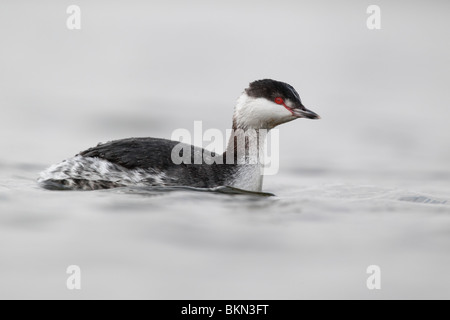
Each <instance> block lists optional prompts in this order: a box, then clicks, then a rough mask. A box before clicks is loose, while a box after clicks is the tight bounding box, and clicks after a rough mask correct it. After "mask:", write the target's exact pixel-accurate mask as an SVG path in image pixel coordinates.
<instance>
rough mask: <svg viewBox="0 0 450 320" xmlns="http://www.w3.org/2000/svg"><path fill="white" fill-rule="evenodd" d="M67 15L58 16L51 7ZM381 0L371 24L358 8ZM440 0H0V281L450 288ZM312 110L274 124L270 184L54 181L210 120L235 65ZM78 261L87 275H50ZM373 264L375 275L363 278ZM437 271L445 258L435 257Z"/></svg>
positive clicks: (91, 288)
mask: <svg viewBox="0 0 450 320" xmlns="http://www.w3.org/2000/svg"><path fill="white" fill-rule="evenodd" d="M71 4H77V5H79V6H80V7H81V10H82V30H80V31H69V30H67V28H66V18H67V16H68V15H67V14H66V8H67V6H69V5H71ZM370 4H377V5H379V6H380V7H381V10H382V29H381V30H376V31H373V30H368V29H367V27H366V19H367V17H368V15H367V14H366V9H367V7H368V5H370ZM449 9H450V2H448V1H436V0H435V1H395V2H393V1H376V2H373V1H287V0H285V1H214V2H211V1H208V2H207V1H205V2H203V1H120V2H119V1H114V2H111V1H20V0H19V1H17V0H15V1H2V2H1V4H0V39H1V49H0V107H1V111H2V116H1V117H0V135H1V137H2V138H1V139H0V150H1V155H0V210H1V211H0V212H1V214H0V229H1V232H0V254H1V256H2V259H1V261H0V268H1V269H0V271H1V274H0V281H1V282H0V283H1V286H0V297H1V298H18V297H26V298H37V297H40V298H54V297H59V298H78V297H84V298H101V297H106V298H112V297H114V298H133V297H134V298H135V297H138V298H236V299H239V298H288V299H291V298H292V299H297V298H350V297H352V298H379V297H383V298H392V297H403V298H417V297H426V298H428V297H438V298H449V293H450V289H449V281H450V279H449V276H448V267H449V265H450V260H449V257H448V249H449V246H450V237H449V222H450V218H449V213H450V209H449V206H448V205H449V200H450V188H449V181H450V171H449V163H450V148H449V137H450V135H449V133H450V129H449V116H450V108H449V105H450V94H449V88H448V86H449V83H450V81H449V80H450V44H449V39H450V37H449V36H450V34H449V31H450V19H449V17H448V13H449V12H450V10H449ZM261 78H274V79H277V80H282V81H285V82H288V83H290V84H291V85H293V86H294V87H295V88H296V89H297V90H298V91H299V93H300V96H301V97H302V100H303V102H304V104H305V105H306V106H307V107H309V108H310V109H312V110H314V111H316V112H317V113H319V114H320V115H321V116H322V118H323V119H322V120H320V121H306V120H298V121H295V122H292V123H289V124H286V125H284V126H283V127H282V128H280V129H281V131H280V138H281V154H280V159H281V169H280V174H279V175H276V176H272V177H268V178H267V179H266V184H265V188H264V189H265V190H266V191H269V192H274V193H276V194H277V196H278V197H277V198H276V199H271V200H260V201H254V199H247V198H238V199H234V198H233V199H231V200H232V201H230V199H228V198H226V197H225V198H223V197H224V196H217V195H205V194H196V193H194V194H192V193H189V192H180V193H168V194H157V195H154V194H144V195H142V194H141V195H140V194H136V193H135V192H130V193H129V192H127V191H123V190H122V191H113V192H94V193H51V192H46V191H42V190H40V189H38V188H37V186H36V183H35V180H36V178H37V176H38V172H39V171H41V170H43V169H45V168H46V167H47V166H48V165H50V164H52V163H57V162H59V161H61V160H63V159H65V158H68V157H70V156H73V155H75V154H76V153H77V152H78V151H81V150H84V149H86V148H88V147H90V146H93V145H95V144H96V143H97V142H100V141H108V140H113V139H119V138H126V137H131V136H158V137H165V138H170V136H171V133H172V131H173V130H175V129H177V128H187V129H192V128H193V121H194V120H202V121H203V128H204V129H207V128H219V129H221V130H225V129H226V128H229V127H230V125H231V115H232V110H233V107H234V103H235V101H236V99H237V97H238V96H239V94H240V93H241V92H242V91H243V89H244V88H245V87H246V86H247V84H248V83H249V82H250V81H253V80H256V79H261ZM70 264H78V265H80V266H81V268H82V270H83V274H84V278H83V281H84V282H83V283H84V287H83V290H82V291H81V292H78V293H73V292H69V291H67V289H65V278H66V275H65V268H66V267H67V266H68V265H70ZM370 264H379V265H380V266H382V270H383V274H384V278H383V279H384V280H383V281H384V282H383V290H381V291H380V292H370V291H368V290H367V289H366V287H365V279H366V277H367V276H366V274H365V268H366V267H367V266H368V265H370ZM446 270H447V271H446Z"/></svg>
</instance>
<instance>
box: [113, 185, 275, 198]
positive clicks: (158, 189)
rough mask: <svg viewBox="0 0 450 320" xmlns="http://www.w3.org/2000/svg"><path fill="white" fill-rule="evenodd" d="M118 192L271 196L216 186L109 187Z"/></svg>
mask: <svg viewBox="0 0 450 320" xmlns="http://www.w3.org/2000/svg"><path fill="white" fill-rule="evenodd" d="M110 190H116V191H119V192H124V193H128V194H150V195H151V194H160V193H166V192H176V191H195V192H209V193H221V194H228V195H247V196H255V197H273V196H275V195H274V194H273V193H268V192H254V191H248V190H243V189H238V188H234V187H227V186H223V187H216V188H195V187H185V186H173V187H158V186H148V187H123V188H116V189H110Z"/></svg>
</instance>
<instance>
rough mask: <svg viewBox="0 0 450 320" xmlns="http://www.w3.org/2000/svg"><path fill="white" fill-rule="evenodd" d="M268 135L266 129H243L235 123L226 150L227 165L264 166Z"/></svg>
mask: <svg viewBox="0 0 450 320" xmlns="http://www.w3.org/2000/svg"><path fill="white" fill-rule="evenodd" d="M267 134H268V130H266V129H243V128H239V127H237V126H236V125H235V123H234V124H233V130H232V133H231V136H230V140H229V141H228V146H227V150H226V157H227V159H226V161H227V163H231V162H230V161H232V163H234V164H251V165H255V164H258V165H261V164H263V162H264V153H265V143H266V139H267Z"/></svg>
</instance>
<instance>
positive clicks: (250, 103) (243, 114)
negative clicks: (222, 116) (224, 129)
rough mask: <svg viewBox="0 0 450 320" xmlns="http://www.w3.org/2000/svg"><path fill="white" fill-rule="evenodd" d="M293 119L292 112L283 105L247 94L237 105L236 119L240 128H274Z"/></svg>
mask: <svg viewBox="0 0 450 320" xmlns="http://www.w3.org/2000/svg"><path fill="white" fill-rule="evenodd" d="M293 118H294V117H293V115H292V112H291V111H289V110H288V109H286V108H285V107H284V106H283V105H279V104H276V103H275V102H272V101H269V100H267V99H264V98H251V97H249V96H248V95H247V94H245V93H244V94H243V95H242V96H241V97H240V98H239V100H238V102H237V105H236V113H235V119H236V122H237V125H238V127H240V128H254V129H259V128H266V127H274V126H277V125H279V124H282V123H284V122H287V121H290V120H292V119H293Z"/></svg>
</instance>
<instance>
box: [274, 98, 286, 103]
mask: <svg viewBox="0 0 450 320" xmlns="http://www.w3.org/2000/svg"><path fill="white" fill-rule="evenodd" d="M275 103H276V104H284V101H283V98H280V97H277V98H275Z"/></svg>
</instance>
